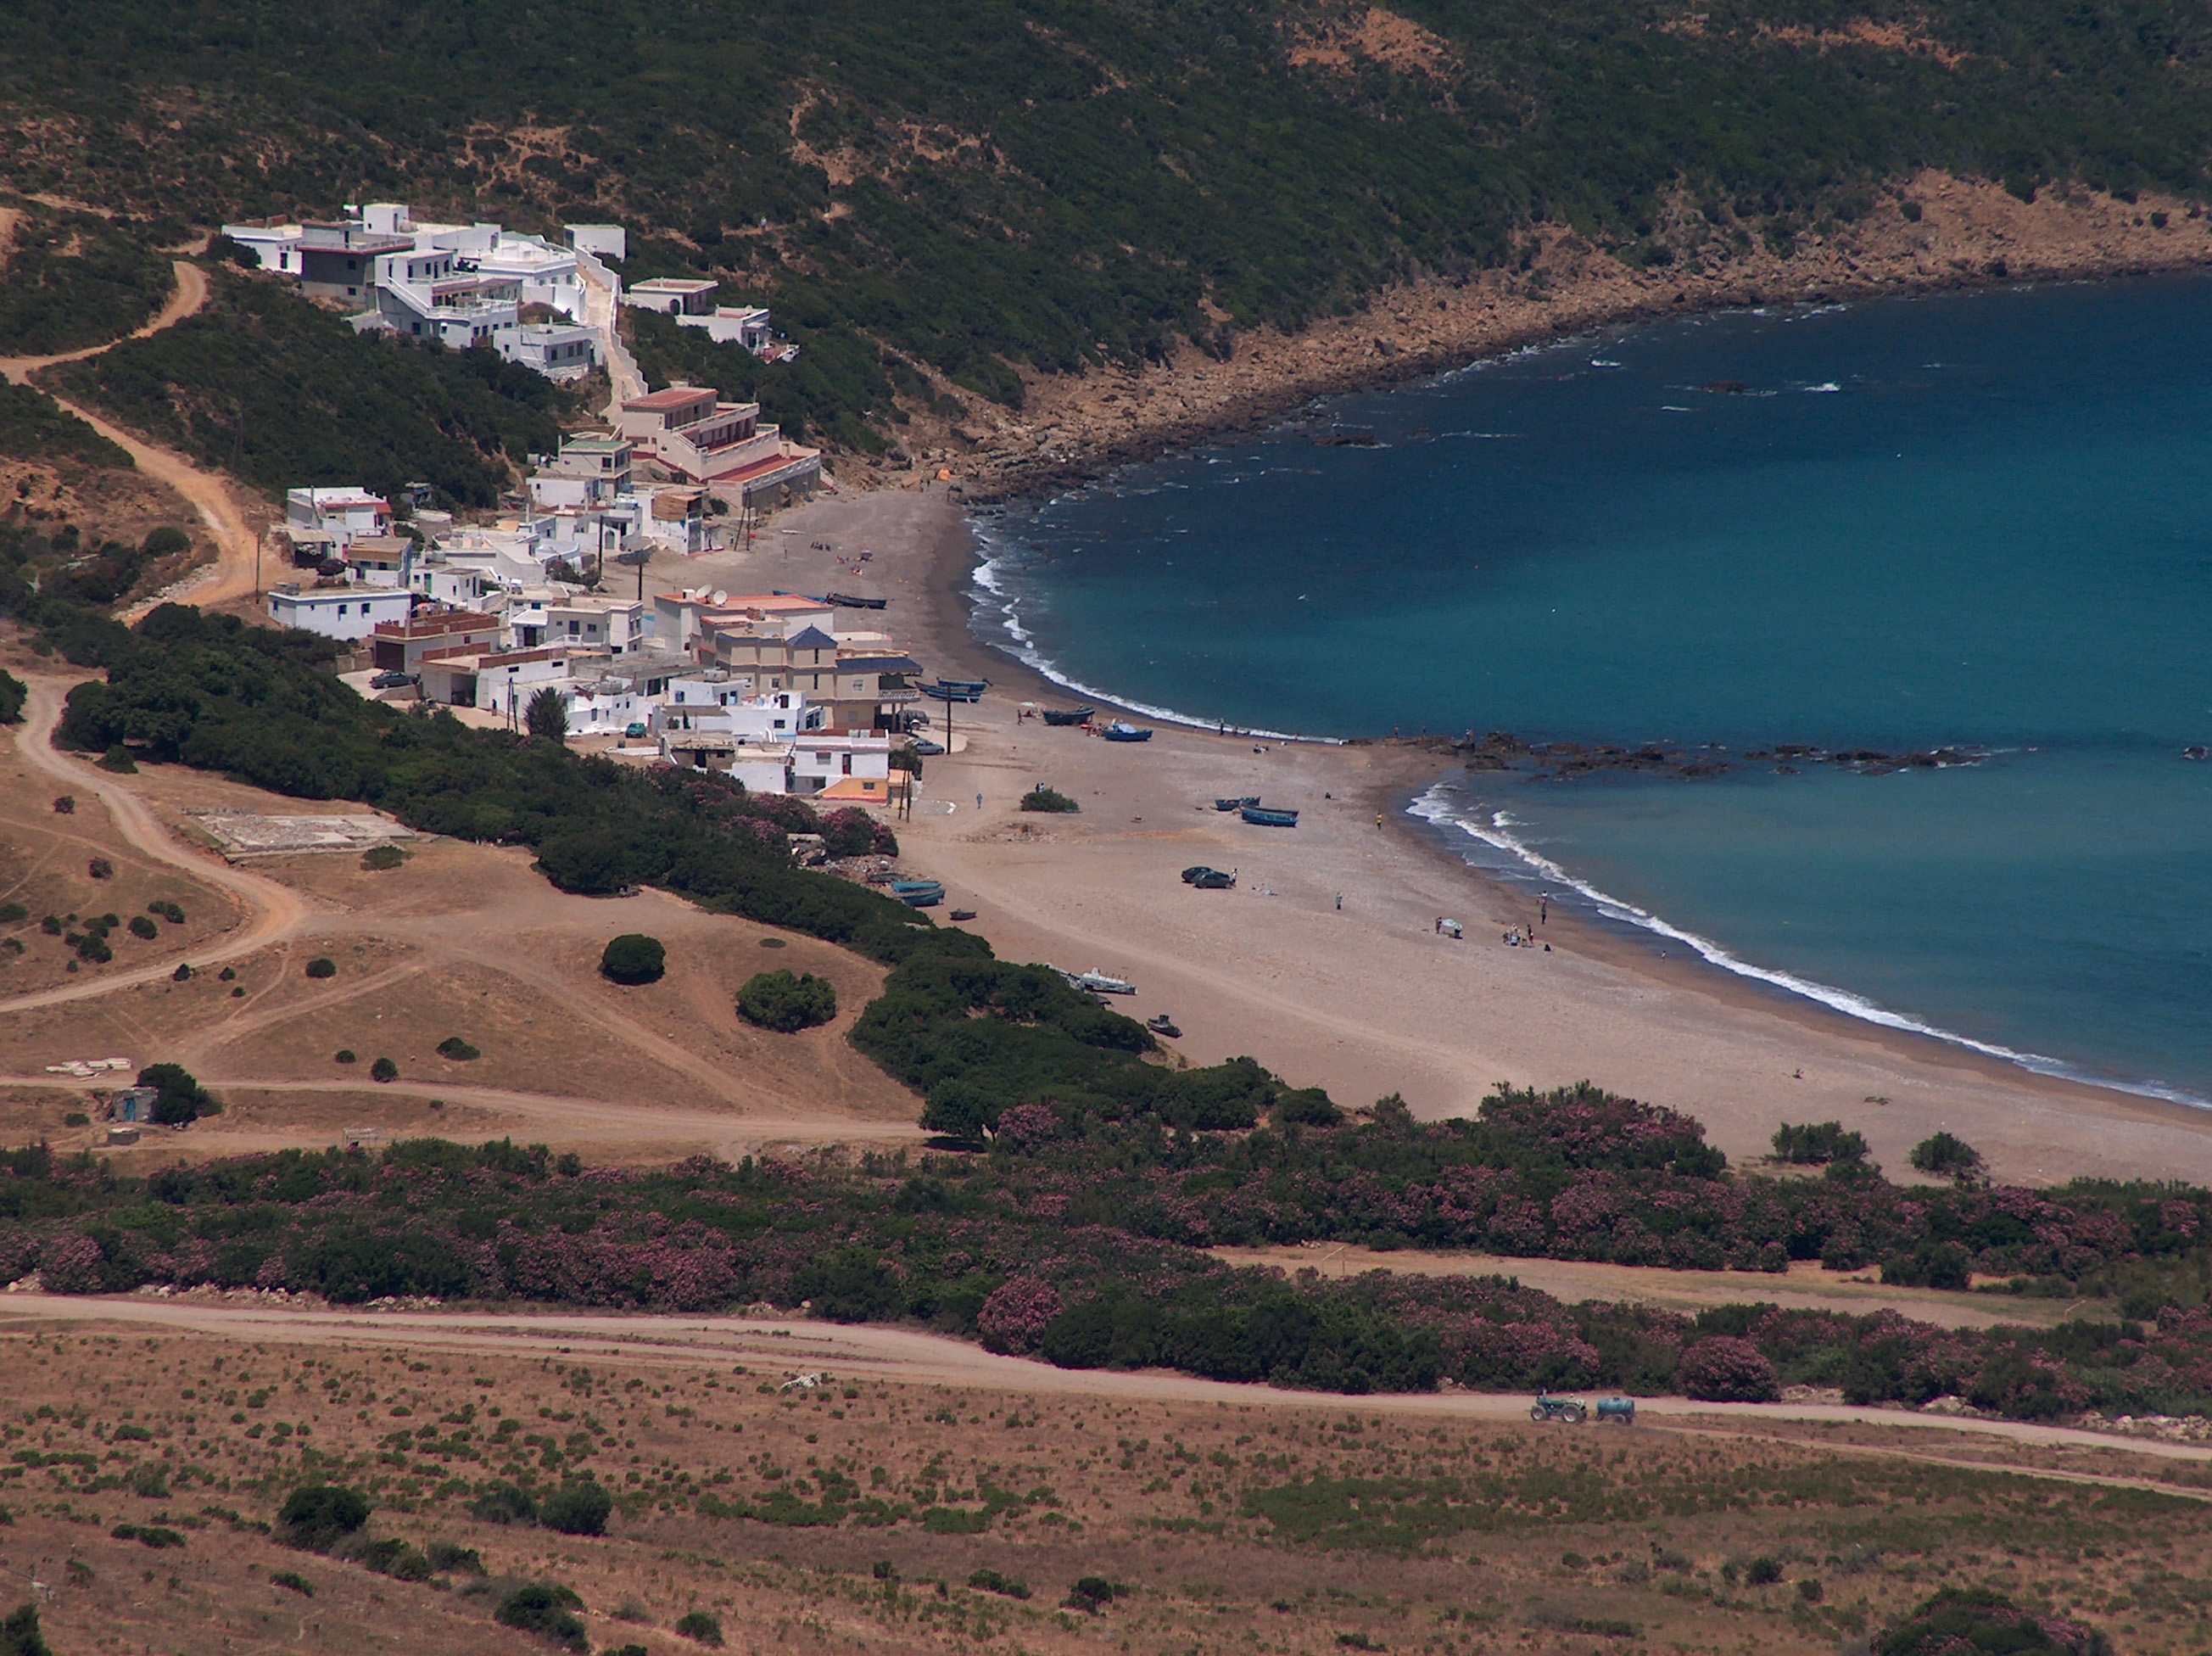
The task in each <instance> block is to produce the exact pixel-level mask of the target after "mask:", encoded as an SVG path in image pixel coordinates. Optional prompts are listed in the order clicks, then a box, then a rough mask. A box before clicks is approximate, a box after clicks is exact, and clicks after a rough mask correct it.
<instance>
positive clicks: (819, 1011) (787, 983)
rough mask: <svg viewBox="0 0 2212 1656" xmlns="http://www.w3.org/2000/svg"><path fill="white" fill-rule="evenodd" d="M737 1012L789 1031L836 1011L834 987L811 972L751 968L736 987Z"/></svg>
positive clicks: (748, 1019)
mask: <svg viewBox="0 0 2212 1656" xmlns="http://www.w3.org/2000/svg"><path fill="white" fill-rule="evenodd" d="M836 1015H837V990H836V985H834V984H833V983H830V981H829V979H828V978H826V977H816V976H815V975H814V974H813V973H812V972H811V971H810V972H804V973H798V974H794V973H793V972H790V971H761V972H755V973H754V974H753V975H752V976H751V977H748V978H747V979H746V980H745V983H744V988H743V989H739V990H738V1016H739V1017H741V1018H743V1019H744V1020H745V1021H746V1022H747V1023H749V1024H758V1025H759V1026H761V1027H762V1028H763V1029H772V1030H775V1032H777V1033H779V1034H783V1035H789V1034H793V1033H795V1032H797V1031H799V1030H802V1029H811V1028H812V1027H813V1026H815V1025H817V1024H826V1023H828V1022H829V1020H831V1019H832V1018H835V1017H836Z"/></svg>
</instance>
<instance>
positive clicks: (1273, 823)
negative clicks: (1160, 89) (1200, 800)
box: [1213, 794, 1298, 828]
mask: <svg viewBox="0 0 2212 1656" xmlns="http://www.w3.org/2000/svg"><path fill="white" fill-rule="evenodd" d="M1213 808H1214V809H1215V810H1217V811H1223V812H1228V811H1235V812H1237V813H1241V814H1242V815H1243V819H1244V820H1245V821H1247V822H1249V823H1253V824H1255V825H1258V826H1260V827H1261V828H1295V827H1297V825H1298V813H1297V812H1295V811H1291V810H1286V809H1285V808H1284V807H1281V806H1279V805H1262V804H1261V803H1260V796H1259V795H1257V794H1246V795H1243V796H1242V797H1241V798H1237V799H1226V800H1216V801H1213Z"/></svg>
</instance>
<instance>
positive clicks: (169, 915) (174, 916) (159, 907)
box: [146, 898, 185, 926]
mask: <svg viewBox="0 0 2212 1656" xmlns="http://www.w3.org/2000/svg"><path fill="white" fill-rule="evenodd" d="M146 912H147V913H148V914H151V915H158V916H161V918H162V919H164V920H166V921H167V922H169V923H170V924H171V925H173V926H181V925H183V924H184V923H185V911H184V910H183V909H181V908H179V906H178V905H177V904H174V903H172V902H170V901H169V900H168V899H167V898H156V899H155V901H153V902H151V903H149V904H147V905H146Z"/></svg>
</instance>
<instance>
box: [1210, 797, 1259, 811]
mask: <svg viewBox="0 0 2212 1656" xmlns="http://www.w3.org/2000/svg"><path fill="white" fill-rule="evenodd" d="M1259 802H1260V796H1259V795H1257V794H1247V795H1243V797H1242V798H1241V799H1233V800H1216V801H1213V808H1214V809H1215V810H1217V811H1242V810H1243V808H1244V807H1246V806H1248V805H1257V804H1258V803H1259Z"/></svg>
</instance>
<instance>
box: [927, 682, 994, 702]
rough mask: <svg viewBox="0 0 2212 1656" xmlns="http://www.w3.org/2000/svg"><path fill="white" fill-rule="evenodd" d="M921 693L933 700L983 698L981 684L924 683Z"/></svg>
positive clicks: (973, 699)
mask: <svg viewBox="0 0 2212 1656" xmlns="http://www.w3.org/2000/svg"><path fill="white" fill-rule="evenodd" d="M921 693H922V694H923V695H925V696H927V697H929V699H930V700H932V701H933V702H980V701H981V700H982V699H983V686H982V685H959V684H937V685H923V686H922V687H921Z"/></svg>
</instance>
